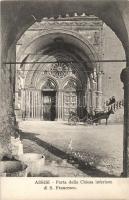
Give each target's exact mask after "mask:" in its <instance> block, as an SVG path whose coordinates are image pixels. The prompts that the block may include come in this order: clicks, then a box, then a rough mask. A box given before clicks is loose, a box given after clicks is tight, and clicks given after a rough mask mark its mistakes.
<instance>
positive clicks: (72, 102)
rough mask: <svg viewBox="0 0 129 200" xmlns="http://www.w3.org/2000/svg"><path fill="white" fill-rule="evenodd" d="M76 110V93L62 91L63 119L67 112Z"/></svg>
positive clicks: (66, 117) (67, 115) (65, 117)
mask: <svg viewBox="0 0 129 200" xmlns="http://www.w3.org/2000/svg"><path fill="white" fill-rule="evenodd" d="M71 111H73V112H77V93H76V92H65V93H64V120H67V119H68V117H69V113H70V112H71Z"/></svg>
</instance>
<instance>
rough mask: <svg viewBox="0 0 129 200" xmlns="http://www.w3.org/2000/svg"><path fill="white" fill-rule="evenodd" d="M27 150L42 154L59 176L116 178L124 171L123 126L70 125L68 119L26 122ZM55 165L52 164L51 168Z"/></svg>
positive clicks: (24, 133)
mask: <svg viewBox="0 0 129 200" xmlns="http://www.w3.org/2000/svg"><path fill="white" fill-rule="evenodd" d="M19 127H20V129H21V130H22V133H21V138H22V141H23V147H24V153H28V152H34V153H43V154H44V155H45V157H46V166H49V168H51V172H52V174H54V175H55V172H56V171H58V173H57V174H56V175H58V176H91V177H113V176H116V177H118V176H120V175H121V172H122V161H123V160H122V157H123V155H122V154H123V153H122V152H123V126H122V125H120V124H119V125H107V126H105V125H98V126H85V125H83V124H79V125H77V126H70V125H68V124H67V122H46V121H23V122H20V123H19ZM50 166H52V167H50Z"/></svg>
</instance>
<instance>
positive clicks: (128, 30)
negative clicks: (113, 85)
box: [1, 1, 129, 176]
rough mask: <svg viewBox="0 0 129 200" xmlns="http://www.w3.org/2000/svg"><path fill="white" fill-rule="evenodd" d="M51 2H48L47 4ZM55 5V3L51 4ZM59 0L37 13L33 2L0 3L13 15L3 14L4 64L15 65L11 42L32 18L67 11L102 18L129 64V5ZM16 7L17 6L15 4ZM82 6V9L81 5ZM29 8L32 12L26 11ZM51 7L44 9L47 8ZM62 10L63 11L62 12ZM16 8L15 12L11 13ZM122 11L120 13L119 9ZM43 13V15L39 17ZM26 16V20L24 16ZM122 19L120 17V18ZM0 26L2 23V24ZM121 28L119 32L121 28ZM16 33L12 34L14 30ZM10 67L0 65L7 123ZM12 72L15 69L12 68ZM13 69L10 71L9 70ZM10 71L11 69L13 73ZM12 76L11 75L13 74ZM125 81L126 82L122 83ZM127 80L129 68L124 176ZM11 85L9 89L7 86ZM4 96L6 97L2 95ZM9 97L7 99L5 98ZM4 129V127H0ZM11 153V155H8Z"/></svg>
mask: <svg viewBox="0 0 129 200" xmlns="http://www.w3.org/2000/svg"><path fill="white" fill-rule="evenodd" d="M49 3H50V2H49ZM54 3H55V2H54ZM58 3H59V2H58V1H57V2H56V3H55V4H54V5H53V3H52V4H51V6H49V5H50V4H49V5H48V3H47V2H45V3H44V2H42V3H40V2H39V4H38V9H39V10H38V13H37V10H36V9H37V2H36V3H32V2H30V4H31V5H30V4H29V2H24V4H19V3H18V2H16V4H15V5H16V6H17V8H18V7H19V9H15V8H14V7H13V6H11V5H10V6H8V3H7V2H2V11H3V12H8V13H13V15H12V17H11V16H10V15H8V17H7V18H6V19H5V18H4V14H3V15H2V18H3V21H4V22H5V23H6V25H7V24H8V26H5V24H3V33H4V32H5V28H6V27H7V28H8V32H7V34H6V35H5V34H3V35H2V37H3V51H2V60H3V63H5V62H6V61H9V62H10V61H14V63H15V59H14V58H15V57H13V58H11V53H10V51H12V52H13V48H14V44H15V43H14V44H13V42H14V40H15V41H16V40H17V38H18V37H19V36H20V35H21V34H22V33H23V31H24V30H25V29H26V27H28V26H29V25H30V23H33V21H34V18H33V17H32V15H33V14H34V15H35V14H37V15H36V17H37V19H40V18H41V17H42V15H44V16H47V17H50V16H52V17H53V16H57V15H58V14H60V13H61V14H62V15H64V14H66V13H67V12H70V14H72V13H74V12H78V13H82V12H85V10H86V9H87V10H88V13H94V14H95V15H97V16H98V17H100V18H102V19H103V21H105V23H107V24H108V25H109V26H110V27H111V28H112V29H113V30H114V31H115V32H116V34H117V36H118V37H119V38H120V40H121V41H122V44H123V46H124V48H125V51H126V56H127V64H128V63H129V57H128V55H129V54H128V52H129V42H128V34H129V27H128V6H127V2H120V3H119V2H113V3H112V2H110V1H106V2H97V1H95V2H94V5H93V3H92V2H89V1H87V2H84V1H78V2H76V3H75V4H74V6H73V2H72V1H69V2H66V3H63V4H62V5H60V6H58ZM18 4H19V5H18ZM42 4H44V6H41V5H42ZM80 5H81V6H80ZM30 6H31V8H32V9H29V8H30ZM57 6H58V8H59V9H58V10H57V9H56V7H57ZM48 7H49V8H50V10H49V9H47V8H48ZM62 8H63V9H62ZM13 9H15V11H14V10H13ZM122 9H123V10H122ZM42 13H43V14H42ZM25 16H26V17H25ZM120 16H121V17H120ZM14 18H15V19H16V21H15V23H16V24H15V25H16V26H17V27H18V24H19V27H20V28H21V30H20V31H19V29H18V28H17V29H15V28H14V27H15V25H14ZM2 23H3V22H2ZM120 27H121V29H120ZM14 30H15V31H14ZM11 45H12V48H10V50H9V51H8V49H9V47H10V46H11ZM7 52H8V59H6V58H7ZM8 66H9V65H8V64H7V66H5V64H3V66H2V74H3V77H2V81H1V83H2V84H1V86H2V87H3V88H2V89H3V90H1V91H2V94H1V98H2V101H1V102H2V108H3V114H4V115H5V116H6V117H5V116H3V115H2V120H1V121H2V123H3V121H6V119H8V112H9V113H11V112H12V113H13V110H12V109H10V107H11V108H12V107H13V101H12V96H13V94H12V91H13V90H12V85H13V82H14V79H13V77H12V76H11V78H12V80H10V78H9V77H10V73H7V72H6V75H7V78H5V71H8V69H9V67H8ZM13 69H14V68H13ZM10 70H12V68H11V69H10ZM12 72H13V70H12ZM12 74H13V76H14V73H12ZM125 79H126V80H125ZM128 79H129V73H128V69H126V70H125V71H124V72H123V73H122V80H123V82H124V83H125V88H124V89H125V94H126V95H125V123H124V126H125V127H124V131H125V143H124V145H125V149H124V174H125V175H126V176H127V174H128V161H127V159H128V155H127V154H128V151H127V145H128V143H127V141H128V135H129V132H128V131H129V107H128V102H129V96H128V95H127V94H128V93H129V88H128ZM10 85H11V87H10ZM4 93H5V94H4ZM9 96H10V98H8V97H9ZM6 123H7V122H6ZM6 123H5V126H6V127H7V124H6ZM1 127H3V124H2V126H1ZM6 130H7V129H6V128H5V131H3V129H2V135H3V134H4V135H6V136H7V137H6V139H5V141H3V144H4V145H5V146H6V153H7V152H8V153H9V151H8V145H7V141H8V140H9V138H10V137H9V135H8V134H7V132H9V133H10V131H9V130H8V131H6ZM9 154H10V153H9Z"/></svg>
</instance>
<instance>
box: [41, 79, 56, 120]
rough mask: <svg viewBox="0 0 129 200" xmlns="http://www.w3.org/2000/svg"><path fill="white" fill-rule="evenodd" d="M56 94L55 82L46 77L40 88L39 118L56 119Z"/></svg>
mask: <svg viewBox="0 0 129 200" xmlns="http://www.w3.org/2000/svg"><path fill="white" fill-rule="evenodd" d="M56 96H57V87H56V85H55V83H54V82H53V81H52V80H50V79H47V80H46V81H45V83H44V85H43V86H42V89H41V120H45V121H54V120H55V119H56V113H57V111H56V107H57V106H56V101H57V100H56V99H57V98H56Z"/></svg>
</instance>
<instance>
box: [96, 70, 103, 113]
mask: <svg viewBox="0 0 129 200" xmlns="http://www.w3.org/2000/svg"><path fill="white" fill-rule="evenodd" d="M102 75H103V74H102V72H99V73H98V74H97V91H96V111H101V110H102Z"/></svg>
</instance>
